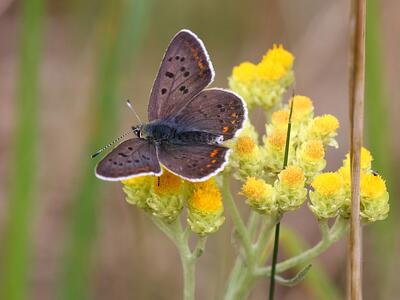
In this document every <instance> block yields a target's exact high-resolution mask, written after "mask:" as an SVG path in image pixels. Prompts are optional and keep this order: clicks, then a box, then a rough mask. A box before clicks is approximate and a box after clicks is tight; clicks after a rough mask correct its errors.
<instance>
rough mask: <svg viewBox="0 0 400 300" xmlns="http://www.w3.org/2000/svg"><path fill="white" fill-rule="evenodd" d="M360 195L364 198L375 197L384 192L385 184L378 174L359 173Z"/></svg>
mask: <svg viewBox="0 0 400 300" xmlns="http://www.w3.org/2000/svg"><path fill="white" fill-rule="evenodd" d="M360 184H361V187H360V191H361V196H362V197H363V198H365V199H377V198H379V197H381V196H382V195H383V194H384V193H385V192H386V184H385V181H384V180H383V179H382V177H381V176H380V175H377V174H372V173H368V174H363V175H361V182H360Z"/></svg>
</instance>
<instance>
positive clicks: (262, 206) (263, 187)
mask: <svg viewBox="0 0 400 300" xmlns="http://www.w3.org/2000/svg"><path fill="white" fill-rule="evenodd" d="M241 194H242V195H244V196H245V197H246V198H247V204H249V205H250V206H251V207H252V208H253V209H255V210H256V211H258V212H259V213H264V214H273V213H275V212H276V211H277V206H276V203H275V199H274V188H273V187H272V185H270V184H267V183H266V182H265V181H264V180H262V179H257V178H255V177H249V178H247V180H246V182H245V184H244V185H243V186H242V191H241Z"/></svg>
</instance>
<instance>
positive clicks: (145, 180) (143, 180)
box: [121, 176, 150, 185]
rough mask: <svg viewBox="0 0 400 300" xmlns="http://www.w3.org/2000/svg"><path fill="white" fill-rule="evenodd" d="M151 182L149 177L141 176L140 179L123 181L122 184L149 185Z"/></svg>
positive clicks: (134, 178)
mask: <svg viewBox="0 0 400 300" xmlns="http://www.w3.org/2000/svg"><path fill="white" fill-rule="evenodd" d="M149 180H150V177H149V176H139V177H133V178H129V179H125V180H121V183H122V184H123V185H141V184H145V183H148V182H149Z"/></svg>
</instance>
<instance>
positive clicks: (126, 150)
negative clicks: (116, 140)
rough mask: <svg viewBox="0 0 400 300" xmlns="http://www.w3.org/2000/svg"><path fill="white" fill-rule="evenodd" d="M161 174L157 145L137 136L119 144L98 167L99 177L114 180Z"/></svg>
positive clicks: (97, 173) (97, 174)
mask: <svg viewBox="0 0 400 300" xmlns="http://www.w3.org/2000/svg"><path fill="white" fill-rule="evenodd" d="M160 174H161V168H160V163H159V162H158V159H157V153H156V147H155V145H154V144H152V143H150V142H149V141H146V140H143V139H136V138H134V139H130V140H127V141H125V142H122V143H121V144H119V145H118V146H117V147H115V148H114V149H113V150H112V151H111V152H110V153H109V154H107V156H105V157H104V158H103V159H102V160H101V161H100V162H99V163H98V165H97V167H96V176H97V177H99V178H101V179H105V180H112V181H117V180H122V179H127V178H130V177H135V176H141V175H160Z"/></svg>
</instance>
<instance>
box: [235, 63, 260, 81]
mask: <svg viewBox="0 0 400 300" xmlns="http://www.w3.org/2000/svg"><path fill="white" fill-rule="evenodd" d="M256 72H257V66H256V65H255V64H253V63H251V62H248V61H245V62H242V63H241V64H240V65H239V66H236V67H234V68H233V70H232V78H233V79H234V80H235V81H237V82H243V83H250V82H252V81H253V80H255V79H256Z"/></svg>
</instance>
